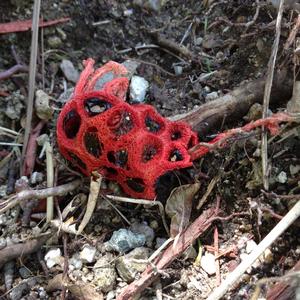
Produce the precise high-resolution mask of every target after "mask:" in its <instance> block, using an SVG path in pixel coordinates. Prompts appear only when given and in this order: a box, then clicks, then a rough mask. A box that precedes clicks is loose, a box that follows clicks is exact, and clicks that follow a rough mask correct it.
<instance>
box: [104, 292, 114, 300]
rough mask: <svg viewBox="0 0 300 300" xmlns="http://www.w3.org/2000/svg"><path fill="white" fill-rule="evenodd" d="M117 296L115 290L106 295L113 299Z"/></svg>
mask: <svg viewBox="0 0 300 300" xmlns="http://www.w3.org/2000/svg"><path fill="white" fill-rule="evenodd" d="M115 296H116V292H115V291H110V292H108V293H107V295H106V300H113V299H114V298H115Z"/></svg>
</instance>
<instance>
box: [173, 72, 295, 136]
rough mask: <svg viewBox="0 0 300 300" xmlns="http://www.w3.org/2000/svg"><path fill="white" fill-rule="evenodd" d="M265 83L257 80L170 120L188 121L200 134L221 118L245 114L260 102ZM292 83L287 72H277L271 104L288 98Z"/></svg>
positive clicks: (212, 126)
mask: <svg viewBox="0 0 300 300" xmlns="http://www.w3.org/2000/svg"><path fill="white" fill-rule="evenodd" d="M265 84H266V78H260V79H256V80H254V81H251V82H249V83H246V84H243V85H242V86H240V87H238V88H236V89H235V90H233V91H232V92H230V93H228V94H226V95H224V96H221V97H219V98H218V99H216V100H213V101H211V102H208V103H205V104H203V105H201V107H199V108H197V109H196V110H192V111H190V112H188V113H186V114H181V115H177V116H174V117H171V118H170V119H171V120H174V121H175V120H180V121H184V122H187V123H188V124H190V125H191V127H192V128H193V129H194V130H196V131H198V132H200V134H201V135H202V136H203V135H205V134H206V133H208V132H209V131H210V130H212V129H215V128H218V127H219V126H220V125H221V124H222V123H223V122H224V119H230V120H232V119H234V118H236V119H237V118H240V117H242V116H244V115H245V114H246V113H247V111H248V110H249V108H250V107H251V106H252V105H253V104H254V103H256V102H259V103H261V102H262V99H263V95H264V86H265ZM292 86H293V82H292V79H291V77H290V76H288V74H287V72H286V71H281V72H279V73H278V74H277V76H275V78H274V81H273V86H272V93H271V99H270V100H271V103H278V102H279V101H283V100H287V99H289V98H290V97H291V95H292Z"/></svg>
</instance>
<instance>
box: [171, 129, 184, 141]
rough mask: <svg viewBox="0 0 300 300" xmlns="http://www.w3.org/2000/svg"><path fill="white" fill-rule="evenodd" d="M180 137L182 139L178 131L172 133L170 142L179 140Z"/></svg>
mask: <svg viewBox="0 0 300 300" xmlns="http://www.w3.org/2000/svg"><path fill="white" fill-rule="evenodd" d="M181 137H182V134H181V132H180V131H178V130H176V131H174V132H172V134H171V140H172V141H176V140H179V139H180V138H181Z"/></svg>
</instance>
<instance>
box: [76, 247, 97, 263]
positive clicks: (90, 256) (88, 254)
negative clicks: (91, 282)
mask: <svg viewBox="0 0 300 300" xmlns="http://www.w3.org/2000/svg"><path fill="white" fill-rule="evenodd" d="M96 251H97V250H96V248H95V247H92V246H90V245H84V246H83V249H82V250H81V252H80V259H81V260H82V261H83V262H86V263H92V262H94V261H95V256H96Z"/></svg>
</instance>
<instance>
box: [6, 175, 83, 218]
mask: <svg viewBox="0 0 300 300" xmlns="http://www.w3.org/2000/svg"><path fill="white" fill-rule="evenodd" d="M81 184H82V180H81V179H76V180H74V181H71V182H69V183H66V184H63V185H60V186H56V187H53V188H47V189H41V190H24V191H21V192H19V193H17V194H15V195H13V196H12V197H10V198H8V199H6V200H4V201H2V202H0V214H2V213H4V212H6V211H7V210H9V209H10V208H13V207H15V206H16V205H18V204H19V203H20V202H22V201H27V200H33V199H35V200H40V199H45V198H47V197H50V196H53V197H55V196H64V195H66V194H68V193H69V192H72V191H73V190H75V189H76V188H78V187H79V186H80V185H81Z"/></svg>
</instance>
